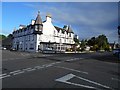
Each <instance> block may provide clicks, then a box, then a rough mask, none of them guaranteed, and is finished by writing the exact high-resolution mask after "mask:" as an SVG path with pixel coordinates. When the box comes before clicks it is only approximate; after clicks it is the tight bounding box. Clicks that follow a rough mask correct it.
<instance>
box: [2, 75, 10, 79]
mask: <svg viewBox="0 0 120 90" xmlns="http://www.w3.org/2000/svg"><path fill="white" fill-rule="evenodd" d="M10 76H11V75H5V76H2V77H0V79H2V78H6V77H10Z"/></svg>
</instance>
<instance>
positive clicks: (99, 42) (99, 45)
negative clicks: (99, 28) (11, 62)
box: [87, 35, 109, 51]
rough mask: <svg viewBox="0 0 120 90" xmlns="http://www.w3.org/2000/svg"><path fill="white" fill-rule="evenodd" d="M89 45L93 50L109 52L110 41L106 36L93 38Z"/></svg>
mask: <svg viewBox="0 0 120 90" xmlns="http://www.w3.org/2000/svg"><path fill="white" fill-rule="evenodd" d="M87 45H89V46H91V50H93V51H97V50H109V44H108V39H107V37H106V36H105V35H99V36H98V37H96V38H95V37H92V38H91V39H89V40H88V42H87Z"/></svg>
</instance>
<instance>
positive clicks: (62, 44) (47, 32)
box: [12, 11, 75, 52]
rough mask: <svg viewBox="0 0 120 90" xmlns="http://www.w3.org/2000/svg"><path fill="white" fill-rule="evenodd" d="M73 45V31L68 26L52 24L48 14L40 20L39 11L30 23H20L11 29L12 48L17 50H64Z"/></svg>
mask: <svg viewBox="0 0 120 90" xmlns="http://www.w3.org/2000/svg"><path fill="white" fill-rule="evenodd" d="M74 45H75V42H74V32H73V30H72V29H71V27H70V26H68V25H64V26H63V28H60V27H57V26H54V25H53V24H52V17H51V15H50V14H48V15H47V16H46V20H45V21H42V19H41V16H40V12H39V11H38V15H37V17H36V19H35V20H31V24H29V25H27V26H25V25H20V26H19V29H17V30H16V29H15V30H14V31H13V44H12V48H13V49H16V50H18V51H29V52H41V51H44V50H55V51H66V49H68V48H72V47H73V46H74Z"/></svg>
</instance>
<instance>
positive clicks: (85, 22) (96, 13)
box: [26, 2, 118, 42]
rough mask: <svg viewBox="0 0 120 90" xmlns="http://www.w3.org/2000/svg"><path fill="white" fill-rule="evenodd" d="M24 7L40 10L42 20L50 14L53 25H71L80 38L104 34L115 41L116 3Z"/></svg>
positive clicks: (49, 4)
mask: <svg viewBox="0 0 120 90" xmlns="http://www.w3.org/2000/svg"><path fill="white" fill-rule="evenodd" d="M26 6H28V7H31V8H35V9H36V10H40V12H41V16H42V18H43V19H45V15H46V13H47V12H49V13H51V14H52V18H53V23H57V24H60V23H61V25H64V24H69V25H71V26H72V27H73V28H74V29H75V30H74V31H75V33H77V34H79V37H81V38H85V37H86V38H87V37H88V38H90V37H92V36H96V35H99V34H105V35H106V36H107V37H108V38H109V40H110V41H111V42H112V41H114V40H117V36H116V34H117V32H116V31H117V30H116V27H117V22H118V16H117V15H118V11H117V3H110V2H108V3H105V2H104V3H81V2H80V3H41V2H40V3H35V4H31V3H29V4H26ZM34 13H36V12H34Z"/></svg>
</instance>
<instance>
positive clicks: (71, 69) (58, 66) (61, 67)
mask: <svg viewBox="0 0 120 90" xmlns="http://www.w3.org/2000/svg"><path fill="white" fill-rule="evenodd" d="M54 67H57V68H63V69H66V70H70V71H74V72H78V73H84V74H88V72H83V71H79V70H75V69H71V68H66V67H61V66H54Z"/></svg>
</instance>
